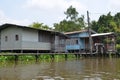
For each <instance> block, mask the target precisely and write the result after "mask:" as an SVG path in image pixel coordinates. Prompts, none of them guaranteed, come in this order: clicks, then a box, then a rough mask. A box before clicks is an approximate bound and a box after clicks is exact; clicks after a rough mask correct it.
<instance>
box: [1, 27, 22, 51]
mask: <svg viewBox="0 0 120 80" xmlns="http://www.w3.org/2000/svg"><path fill="white" fill-rule="evenodd" d="M21 32H22V29H21V28H18V27H8V28H5V29H3V30H2V31H1V50H13V49H21V40H22V35H21ZM15 35H18V36H19V40H18V41H16V40H15ZM5 36H7V38H8V39H7V41H5Z"/></svg>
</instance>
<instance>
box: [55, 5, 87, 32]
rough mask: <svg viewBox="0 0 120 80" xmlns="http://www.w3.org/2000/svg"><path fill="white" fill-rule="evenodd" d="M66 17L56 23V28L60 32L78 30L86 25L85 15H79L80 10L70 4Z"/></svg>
mask: <svg viewBox="0 0 120 80" xmlns="http://www.w3.org/2000/svg"><path fill="white" fill-rule="evenodd" d="M64 13H65V15H66V19H64V20H62V21H60V23H55V24H54V29H55V30H56V31H60V32H70V31H78V30H81V29H82V28H84V27H85V22H84V16H81V17H78V12H77V11H76V9H75V8H73V7H72V6H70V7H69V8H68V9H67V11H66V12H64Z"/></svg>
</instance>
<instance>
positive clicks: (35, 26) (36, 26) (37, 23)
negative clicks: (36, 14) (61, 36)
mask: <svg viewBox="0 0 120 80" xmlns="http://www.w3.org/2000/svg"><path fill="white" fill-rule="evenodd" d="M30 27H32V28H37V29H43V30H51V29H52V28H50V27H48V26H47V25H43V23H39V22H34V23H32V24H31V25H30Z"/></svg>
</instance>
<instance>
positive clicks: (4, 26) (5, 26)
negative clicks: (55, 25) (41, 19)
mask: <svg viewBox="0 0 120 80" xmlns="http://www.w3.org/2000/svg"><path fill="white" fill-rule="evenodd" d="M7 27H20V28H26V29H33V30H38V31H45V32H50V33H53V34H56V35H57V34H58V35H61V36H65V37H66V38H69V37H68V36H67V35H65V34H64V33H61V32H57V31H53V30H43V29H36V28H32V27H28V26H21V25H16V24H8V23H6V24H3V25H1V26H0V30H2V29H4V28H7Z"/></svg>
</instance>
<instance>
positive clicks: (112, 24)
mask: <svg viewBox="0 0 120 80" xmlns="http://www.w3.org/2000/svg"><path fill="white" fill-rule="evenodd" d="M91 24H92V26H91V27H92V29H93V30H95V31H96V32H115V33H116V36H117V37H116V43H117V45H120V13H117V14H115V15H114V16H112V15H111V13H108V14H107V15H101V16H100V17H99V19H98V21H92V23H91Z"/></svg>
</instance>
